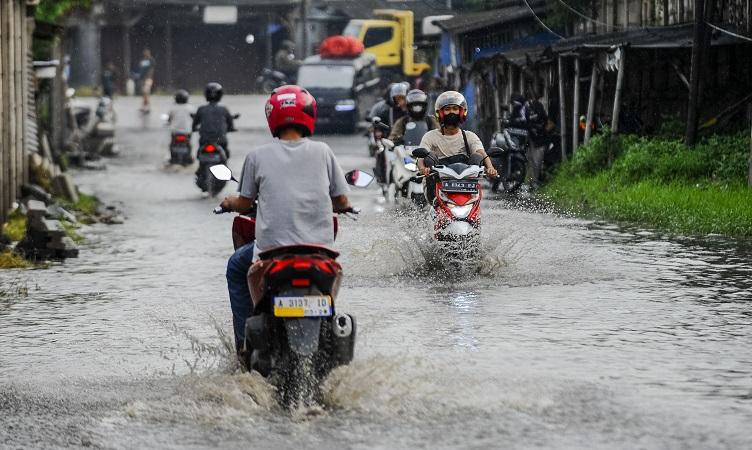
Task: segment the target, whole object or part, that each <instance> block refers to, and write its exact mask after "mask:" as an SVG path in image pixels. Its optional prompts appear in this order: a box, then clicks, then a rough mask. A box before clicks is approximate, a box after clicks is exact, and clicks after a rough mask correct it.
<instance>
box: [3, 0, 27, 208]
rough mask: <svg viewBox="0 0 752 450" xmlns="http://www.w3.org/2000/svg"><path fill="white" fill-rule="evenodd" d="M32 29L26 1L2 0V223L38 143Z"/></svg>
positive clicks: (15, 197)
mask: <svg viewBox="0 0 752 450" xmlns="http://www.w3.org/2000/svg"><path fill="white" fill-rule="evenodd" d="M32 27H33V22H32V21H31V19H30V18H27V17H26V0H2V1H0V223H4V222H5V220H6V219H7V214H8V212H9V210H10V208H11V205H12V203H13V202H14V201H15V200H16V199H17V196H18V194H19V189H20V187H21V185H22V184H23V183H25V182H26V181H27V180H28V177H29V173H28V163H27V160H28V158H27V157H26V151H27V148H28V147H29V146H30V144H31V142H32V141H35V140H36V139H35V134H36V132H35V131H36V130H33V129H31V128H30V127H29V122H30V120H29V118H30V117H33V112H32V111H30V109H33V100H32V101H30V96H31V95H33V94H32V91H31V90H30V82H29V80H30V78H31V68H30V66H29V65H28V56H29V51H30V48H31V33H30V31H31V29H32ZM34 147H36V142H34Z"/></svg>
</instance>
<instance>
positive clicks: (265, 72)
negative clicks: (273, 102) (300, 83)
mask: <svg viewBox="0 0 752 450" xmlns="http://www.w3.org/2000/svg"><path fill="white" fill-rule="evenodd" d="M293 83H294V80H288V79H287V75H285V74H284V73H283V72H280V71H279V70H273V69H268V68H264V69H262V70H261V75H259V76H258V78H256V84H257V85H258V86H259V88H260V89H261V91H262V92H263V93H265V94H270V93H271V92H272V91H273V90H274V89H275V88H278V87H280V86H284V85H286V84H293Z"/></svg>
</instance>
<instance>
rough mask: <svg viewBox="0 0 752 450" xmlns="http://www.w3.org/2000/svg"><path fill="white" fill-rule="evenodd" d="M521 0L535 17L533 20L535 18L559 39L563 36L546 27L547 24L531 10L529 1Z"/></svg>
mask: <svg viewBox="0 0 752 450" xmlns="http://www.w3.org/2000/svg"><path fill="white" fill-rule="evenodd" d="M522 2H523V3H525V6H527V9H529V10H530V14H532V15H533V17H535V20H537V21H538V23H539V24H541V26H542V27H543V28H545V29H546V30H548V32H549V33H551V34H553V35H554V36H556V37H558V38H559V39H564V36H562V35H560V34H559V33H557V32H555V31H554V30H552V29H550V28H548V26H546V24H545V23H543V21H542V20H541V19H540V17H538V15H537V14H535V11H533V8H531V7H530V3H528V2H527V0H522Z"/></svg>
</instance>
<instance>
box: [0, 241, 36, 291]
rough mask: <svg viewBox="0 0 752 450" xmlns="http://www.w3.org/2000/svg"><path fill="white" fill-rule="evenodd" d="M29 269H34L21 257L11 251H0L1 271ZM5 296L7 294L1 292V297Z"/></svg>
mask: <svg viewBox="0 0 752 450" xmlns="http://www.w3.org/2000/svg"><path fill="white" fill-rule="evenodd" d="M28 267H32V264H31V263H30V262H28V261H26V260H25V259H23V258H22V257H21V256H18V255H17V254H15V253H13V252H12V251H10V250H3V251H0V269H25V268H28ZM4 295H5V292H4V291H2V290H0V297H3V296H4Z"/></svg>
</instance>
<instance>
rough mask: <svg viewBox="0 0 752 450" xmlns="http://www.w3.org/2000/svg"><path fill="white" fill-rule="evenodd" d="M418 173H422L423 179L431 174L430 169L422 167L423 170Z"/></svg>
mask: <svg viewBox="0 0 752 450" xmlns="http://www.w3.org/2000/svg"><path fill="white" fill-rule="evenodd" d="M420 173H422V174H423V176H424V177H427V176H428V174H430V173H431V169H430V168H428V167H424V168H422V169H421V170H420Z"/></svg>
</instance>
